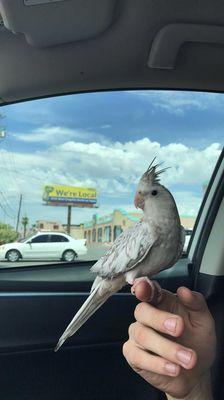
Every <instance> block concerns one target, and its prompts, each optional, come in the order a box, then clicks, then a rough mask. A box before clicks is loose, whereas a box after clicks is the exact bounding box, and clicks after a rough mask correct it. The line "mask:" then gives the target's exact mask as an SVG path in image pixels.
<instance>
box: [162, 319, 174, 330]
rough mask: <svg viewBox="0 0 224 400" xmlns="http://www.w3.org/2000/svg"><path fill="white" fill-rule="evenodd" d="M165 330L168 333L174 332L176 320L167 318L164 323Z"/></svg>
mask: <svg viewBox="0 0 224 400" xmlns="http://www.w3.org/2000/svg"><path fill="white" fill-rule="evenodd" d="M163 325H164V326H165V328H166V329H167V330H168V331H170V332H175V330H176V326H177V319H176V318H168V319H166V320H165V321H164V324H163Z"/></svg>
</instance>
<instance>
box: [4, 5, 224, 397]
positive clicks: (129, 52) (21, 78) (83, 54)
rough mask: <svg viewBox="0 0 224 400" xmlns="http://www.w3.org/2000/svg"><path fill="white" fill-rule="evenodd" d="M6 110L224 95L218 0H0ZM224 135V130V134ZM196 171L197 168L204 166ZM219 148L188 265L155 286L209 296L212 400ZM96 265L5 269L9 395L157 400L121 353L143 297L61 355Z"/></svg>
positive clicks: (113, 309)
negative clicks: (80, 98) (169, 94)
mask: <svg viewBox="0 0 224 400" xmlns="http://www.w3.org/2000/svg"><path fill="white" fill-rule="evenodd" d="M0 15H1V19H0V48H1V52H0V103H1V106H2V107H3V109H4V107H5V106H10V105H13V104H17V103H20V102H21V103H22V102H29V101H32V100H34V99H43V98H48V97H49V98H50V97H53V96H62V95H70V94H77V95H78V94H81V93H82V94H84V93H88V92H89V93H93V92H94V93H96V92H101V91H102V92H104V91H117V90H119V91H128V90H135V91H137V90H141V89H144V90H145V89H147V90H149V91H150V90H161V89H163V90H172V91H178V90H184V91H195V92H203V93H207V92H210V93H222V92H223V91H224V73H223V69H224V39H223V38H224V35H223V34H224V2H223V1H221V0H215V1H214V0H204V1H201V0H198V1H195V0H194V1H193V0H188V1H183V0H181V1H180V0H170V1H169V2H167V1H165V0H157V1H154V0H141V1H135V0H95V1H94V2H93V1H91V0H85V1H81V0H51V1H50V0H0ZM223 137H224V133H223ZM198 168H200V165H199V166H198ZM223 195H224V152H223V151H222V152H221V154H220V157H219V159H218V161H217V164H216V166H215V169H214V171H213V174H212V176H211V179H210V181H209V183H208V185H207V189H206V193H205V195H204V198H203V201H202V204H201V206H200V210H199V213H198V215H197V219H196V223H195V225H194V229H193V233H192V235H191V239H190V241H189V245H188V249H187V252H186V253H185V254H184V255H183V259H182V264H181V265H182V267H181V268H177V267H176V266H174V267H172V268H171V269H170V270H167V271H163V272H161V273H159V274H158V275H157V276H156V277H155V279H156V280H158V282H159V283H160V284H161V286H162V287H163V288H165V289H167V290H170V291H173V292H175V291H176V290H177V288H178V287H179V286H183V285H184V286H187V287H189V288H191V289H193V290H197V291H199V292H201V293H203V295H204V296H205V298H206V300H207V303H208V306H209V309H210V310H211V312H212V315H213V317H214V319H215V323H216V331H217V339H218V345H217V355H216V359H215V363H214V365H213V368H212V386H213V393H214V399H215V400H221V399H223V398H224V389H223V384H222V383H223V376H222V373H223V372H222V371H223V369H224V340H223V338H224V313H223V308H224V295H223V285H224V245H223V241H224V237H223V228H224V222H223V213H224V198H223ZM93 264H94V260H91V261H88V260H87V261H75V262H71V263H65V262H62V263H60V265H59V264H58V263H51V264H50V265H49V264H44V263H41V265H35V266H30V267H29V268H27V267H20V268H19V270H18V268H16V267H14V266H13V265H12V266H10V268H4V266H1V268H0V315H1V324H0V366H1V368H0V393H1V398H2V399H4V400H31V399H32V400H62V399H67V400H73V399H75V400H93V399H94V400H129V399H132V400H135V399H136V400H146V399H147V400H159V399H165V398H166V397H165V395H164V393H162V392H160V391H158V390H157V389H155V388H153V387H152V386H150V385H149V384H147V383H146V382H145V381H144V380H143V379H142V378H141V377H140V376H138V375H137V374H136V373H134V372H133V371H132V370H131V368H130V367H129V366H128V364H127V362H126V361H125V359H124V357H123V355H122V344H123V343H124V342H125V340H127V334H128V333H127V332H128V326H129V325H130V323H131V322H133V320H134V316H133V312H134V308H135V306H136V304H137V300H136V299H135V297H134V296H132V295H131V293H130V287H128V286H126V287H125V288H123V289H122V290H121V291H120V292H119V293H117V294H115V295H113V296H112V297H111V298H110V299H109V300H108V301H107V303H106V304H105V305H104V306H103V307H102V308H101V309H100V310H99V311H98V312H97V313H96V314H95V315H94V316H93V317H92V318H91V319H90V320H89V321H88V322H87V323H86V324H85V325H84V326H83V327H82V328H81V330H80V331H79V332H78V333H77V334H76V335H74V336H73V337H72V338H70V339H69V340H68V341H67V342H66V344H65V345H64V346H63V347H62V349H61V350H60V351H58V352H57V353H54V351H53V350H54V347H55V345H56V343H57V340H58V338H59V336H60V335H61V333H62V332H63V330H64V328H65V327H66V326H67V324H68V322H69V321H70V320H71V318H72V317H73V315H74V313H75V311H77V310H78V309H79V307H80V306H81V304H82V303H83V302H84V300H85V299H86V298H87V296H88V293H89V291H90V288H91V285H92V280H91V279H90V278H89V275H87V276H86V279H84V280H77V279H76V268H77V266H79V265H80V266H82V267H88V268H90V267H91V266H92V265H93Z"/></svg>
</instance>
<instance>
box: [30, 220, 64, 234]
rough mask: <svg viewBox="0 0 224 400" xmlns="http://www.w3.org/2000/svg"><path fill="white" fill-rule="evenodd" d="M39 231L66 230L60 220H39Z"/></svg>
mask: <svg viewBox="0 0 224 400" xmlns="http://www.w3.org/2000/svg"><path fill="white" fill-rule="evenodd" d="M35 230H37V231H51V232H52V231H53V232H66V229H65V228H64V226H63V225H62V224H61V223H60V222H58V221H45V220H38V221H36V224H35Z"/></svg>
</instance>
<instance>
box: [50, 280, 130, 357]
mask: <svg viewBox="0 0 224 400" xmlns="http://www.w3.org/2000/svg"><path fill="white" fill-rule="evenodd" d="M114 283H115V282H114ZM113 286H114V289H113ZM113 286H112V281H111V280H105V279H101V280H100V281H99V283H98V284H97V285H96V286H95V288H94V289H93V290H92V292H91V293H90V295H89V297H88V298H87V299H86V301H85V302H84V303H83V305H82V307H81V308H80V309H79V310H78V312H77V313H76V314H75V316H74V318H73V319H72V321H71V322H70V324H69V325H68V327H67V328H66V330H65V331H64V333H63V335H62V336H61V337H60V339H59V341H58V344H57V346H56V348H55V350H54V351H58V350H59V348H60V347H61V346H62V345H63V343H64V342H65V340H66V339H67V338H68V337H70V336H72V335H74V333H75V332H77V331H78V329H79V328H81V326H82V325H83V324H84V323H85V322H86V321H87V320H88V319H89V318H90V317H91V315H93V314H94V313H95V311H96V310H98V308H100V307H101V306H102V305H103V303H105V301H106V300H107V299H108V298H109V297H110V296H111V295H112V294H113V293H115V292H116V291H117V290H119V289H120V288H121V287H122V286H123V285H121V286H119V287H118V286H117V285H113Z"/></svg>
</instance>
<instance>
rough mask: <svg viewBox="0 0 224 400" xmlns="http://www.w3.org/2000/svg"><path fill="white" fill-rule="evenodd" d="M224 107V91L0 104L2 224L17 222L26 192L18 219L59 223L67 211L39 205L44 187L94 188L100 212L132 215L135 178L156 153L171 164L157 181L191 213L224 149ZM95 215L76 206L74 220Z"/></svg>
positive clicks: (111, 94) (105, 95)
mask: <svg viewBox="0 0 224 400" xmlns="http://www.w3.org/2000/svg"><path fill="white" fill-rule="evenodd" d="M223 107H224V96H223V95H222V94H214V93H194V92H171V91H133V92H109V93H94V94H82V95H70V96H63V97H57V98H51V99H43V100H36V101H30V102H26V103H18V104H15V105H10V106H6V107H3V108H2V113H3V114H4V116H5V118H4V119H3V121H2V125H3V126H4V127H5V129H6V132H7V136H6V139H4V140H2V141H1V143H0V165H1V168H2V183H1V184H0V192H2V193H3V196H4V197H2V205H3V207H4V210H5V211H3V210H0V219H4V220H6V222H11V223H12V224H13V223H14V220H13V218H14V219H15V215H16V207H17V204H18V196H19V194H20V193H23V195H24V203H23V209H22V214H27V216H28V217H29V219H30V221H31V222H32V223H34V222H35V220H36V219H42V218H43V219H51V220H52V219H55V220H57V219H58V220H59V221H60V222H63V223H64V222H65V220H66V210H65V209H63V208H60V209H59V208H57V209H56V208H55V207H46V206H43V205H42V201H41V194H42V187H43V185H44V184H50V183H58V184H70V185H75V186H79V185H84V186H85V185H87V186H96V187H97V188H98V189H99V193H100V208H99V209H98V212H99V213H100V214H104V213H107V212H110V211H112V210H113V209H114V208H116V207H123V208H125V209H127V210H132V209H133V205H132V200H133V195H134V190H135V187H136V184H137V181H138V179H139V177H140V175H141V174H142V173H143V172H144V169H145V168H146V167H147V165H148V164H149V162H150V160H151V159H152V158H153V157H154V156H157V158H158V160H159V161H164V162H165V165H168V166H170V167H171V168H170V170H168V171H167V172H166V173H165V174H164V177H163V182H162V183H163V184H165V185H167V186H168V187H169V189H170V190H171V191H172V192H173V194H174V196H175V198H176V201H177V204H178V208H179V211H180V213H181V214H188V215H196V213H197V210H198V207H199V205H200V202H201V198H202V184H203V182H204V181H207V180H208V179H209V176H210V174H211V172H212V169H213V168H214V165H215V162H216V160H217V158H218V155H219V154H220V151H221V148H222V146H223V141H224V140H223V139H224V113H223ZM195 171H197V174H195ZM1 196H2V195H1ZM4 198H6V200H4ZM92 213H93V211H92V210H83V209H75V210H74V211H73V221H72V222H73V223H75V222H82V221H86V220H88V219H89V218H90V217H91V215H92Z"/></svg>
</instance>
